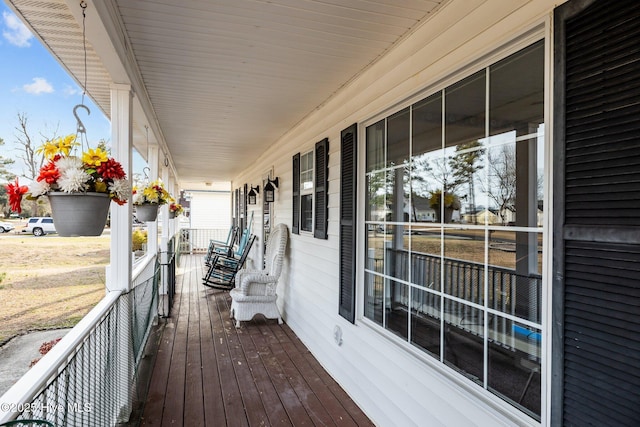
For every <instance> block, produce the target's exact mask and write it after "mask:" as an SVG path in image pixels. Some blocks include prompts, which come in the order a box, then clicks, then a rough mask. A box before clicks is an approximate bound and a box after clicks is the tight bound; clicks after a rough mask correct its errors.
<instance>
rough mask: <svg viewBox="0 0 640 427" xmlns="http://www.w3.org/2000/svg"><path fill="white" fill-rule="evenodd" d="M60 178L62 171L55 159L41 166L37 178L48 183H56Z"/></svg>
mask: <svg viewBox="0 0 640 427" xmlns="http://www.w3.org/2000/svg"><path fill="white" fill-rule="evenodd" d="M58 178H60V171H59V170H58V168H57V167H56V164H55V160H51V161H49V162H48V163H47V164H46V165H44V166H42V167H41V168H40V175H38V178H37V179H38V181H43V180H44V181H46V182H47V184H54V183H55V182H56V181H57V180H58Z"/></svg>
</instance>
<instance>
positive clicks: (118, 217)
mask: <svg viewBox="0 0 640 427" xmlns="http://www.w3.org/2000/svg"><path fill="white" fill-rule="evenodd" d="M132 106H133V94H132V92H131V86H129V85H127V84H113V85H112V86H111V140H112V149H111V154H112V155H113V157H114V158H115V159H117V160H118V161H119V162H120V163H121V164H122V168H123V169H124V171H125V173H126V174H127V178H128V179H129V184H130V185H131V175H132V172H131V171H132V155H133V154H132V153H133V151H132V145H133V144H132V126H133V108H132ZM131 206H132V202H131V201H128V202H127V203H125V204H124V205H122V206H119V205H117V204H116V203H112V204H111V264H110V265H109V266H107V289H108V290H109V291H115V290H120V291H123V292H128V291H130V290H131V281H132V260H131V246H132V241H131V231H132V225H131V218H132V211H133V209H132V207H131ZM132 313H133V310H132V307H131V306H130V305H129V304H122V305H119V309H118V311H117V316H118V317H117V327H118V335H117V338H116V342H114V343H112V344H111V345H110V348H109V352H110V353H117V354H124V355H127V358H128V360H126V361H122V362H120V363H118V364H117V368H116V369H117V371H118V373H117V375H116V380H115V384H114V385H115V387H116V390H117V391H118V393H117V395H116V396H117V405H118V406H117V407H118V408H119V414H118V417H117V420H118V421H126V420H128V419H129V416H130V414H131V387H130V379H131V378H132V376H133V357H132V355H133V349H132V341H131V339H130V336H131V317H132ZM103 369H105V370H106V369H107V366H106V365H104V366H103Z"/></svg>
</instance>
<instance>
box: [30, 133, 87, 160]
mask: <svg viewBox="0 0 640 427" xmlns="http://www.w3.org/2000/svg"><path fill="white" fill-rule="evenodd" d="M76 145H78V143H77V142H76V136H75V135H67V136H61V137H60V138H57V139H54V140H51V141H47V142H45V143H44V144H42V145H41V146H40V147H38V148H37V149H36V153H42V154H43V155H44V157H45V158H47V159H49V160H50V159H53V158H54V157H55V155H56V154H62V155H65V156H68V155H69V153H70V152H71V149H72V148H73V147H75V146H76Z"/></svg>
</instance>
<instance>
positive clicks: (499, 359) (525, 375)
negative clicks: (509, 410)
mask: <svg viewBox="0 0 640 427" xmlns="http://www.w3.org/2000/svg"><path fill="white" fill-rule="evenodd" d="M489 336H490V338H491V341H490V344H489V353H488V354H489V360H488V384H489V389H490V390H493V391H495V392H496V394H498V395H499V396H502V397H503V398H505V399H506V400H508V401H510V402H511V403H514V404H516V405H518V406H521V407H522V408H523V409H525V410H526V411H527V412H529V413H530V414H531V415H533V416H534V417H535V418H538V419H539V416H538V415H539V414H540V401H541V381H540V371H541V366H540V353H541V345H542V333H541V331H540V329H537V328H531V327H528V326H526V325H523V324H519V323H514V322H510V321H508V320H507V319H503V318H500V317H498V318H496V319H493V320H492V321H491V322H490V324H489Z"/></svg>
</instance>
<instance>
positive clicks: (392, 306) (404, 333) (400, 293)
mask: <svg viewBox="0 0 640 427" xmlns="http://www.w3.org/2000/svg"><path fill="white" fill-rule="evenodd" d="M386 283H387V289H385V291H386V292H387V295H386V296H387V308H388V310H387V311H386V319H385V326H386V328H387V329H388V330H390V331H392V332H394V333H395V334H396V335H399V336H401V337H402V338H405V339H408V337H409V332H408V330H409V325H408V323H407V322H408V315H407V313H408V307H409V286H408V285H405V284H403V283H400V282H396V281H395V280H387V282H386Z"/></svg>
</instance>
